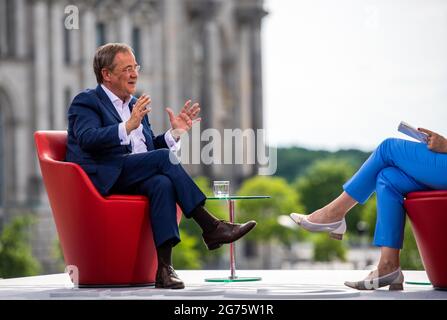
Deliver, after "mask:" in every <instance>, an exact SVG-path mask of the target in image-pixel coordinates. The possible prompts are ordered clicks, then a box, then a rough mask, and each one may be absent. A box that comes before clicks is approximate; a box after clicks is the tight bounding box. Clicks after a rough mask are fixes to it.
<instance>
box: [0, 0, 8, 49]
mask: <svg viewBox="0 0 447 320" xmlns="http://www.w3.org/2000/svg"><path fill="white" fill-rule="evenodd" d="M6 24H7V21H6V0H0V57H1V56H4V55H6V53H7V52H8V51H7V48H6V46H7V45H8V43H7V42H8V41H7V37H6V32H7V30H8V28H7V26H6Z"/></svg>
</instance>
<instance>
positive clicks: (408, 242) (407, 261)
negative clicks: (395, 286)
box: [362, 195, 424, 270]
mask: <svg viewBox="0 0 447 320" xmlns="http://www.w3.org/2000/svg"><path fill="white" fill-rule="evenodd" d="M376 216H377V198H376V196H375V195H374V196H372V197H371V199H369V200H368V202H367V203H366V205H365V206H364V207H363V211H362V220H363V221H365V222H366V224H367V225H368V231H369V232H368V235H369V237H370V239H371V241H372V239H373V238H374V231H375V226H376ZM400 264H401V267H402V268H403V269H412V270H423V269H424V267H423V264H422V260H421V257H420V255H419V251H418V248H417V245H416V240H415V239H414V235H413V231H412V229H411V223H409V221H408V219H407V221H406V224H405V230H404V243H403V247H402V250H401V253H400Z"/></svg>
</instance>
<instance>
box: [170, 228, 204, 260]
mask: <svg viewBox="0 0 447 320" xmlns="http://www.w3.org/2000/svg"><path fill="white" fill-rule="evenodd" d="M180 238H181V239H182V241H181V242H180V243H179V244H178V245H177V246H176V247H175V250H173V251H174V254H173V256H172V263H173V265H174V267H175V268H179V269H200V268H201V266H202V261H201V260H202V259H201V258H200V251H199V250H197V249H196V247H197V246H198V244H197V238H196V237H194V236H191V235H189V234H188V233H186V232H184V231H182V230H180Z"/></svg>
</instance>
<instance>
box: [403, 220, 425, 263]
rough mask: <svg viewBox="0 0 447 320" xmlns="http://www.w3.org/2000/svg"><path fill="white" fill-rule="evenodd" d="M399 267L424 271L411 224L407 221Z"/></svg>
mask: <svg viewBox="0 0 447 320" xmlns="http://www.w3.org/2000/svg"><path fill="white" fill-rule="evenodd" d="M400 265H401V267H402V269H407V270H424V265H423V264H422V259H421V256H420V255H419V250H418V247H417V244H416V240H415V238H414V234H413V230H412V228H411V223H409V221H407V223H406V224H405V231H404V244H403V247H402V251H401V252H400Z"/></svg>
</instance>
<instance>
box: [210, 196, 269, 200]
mask: <svg viewBox="0 0 447 320" xmlns="http://www.w3.org/2000/svg"><path fill="white" fill-rule="evenodd" d="M269 198H271V197H270V196H227V197H207V199H208V200H254V199H269Z"/></svg>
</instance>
